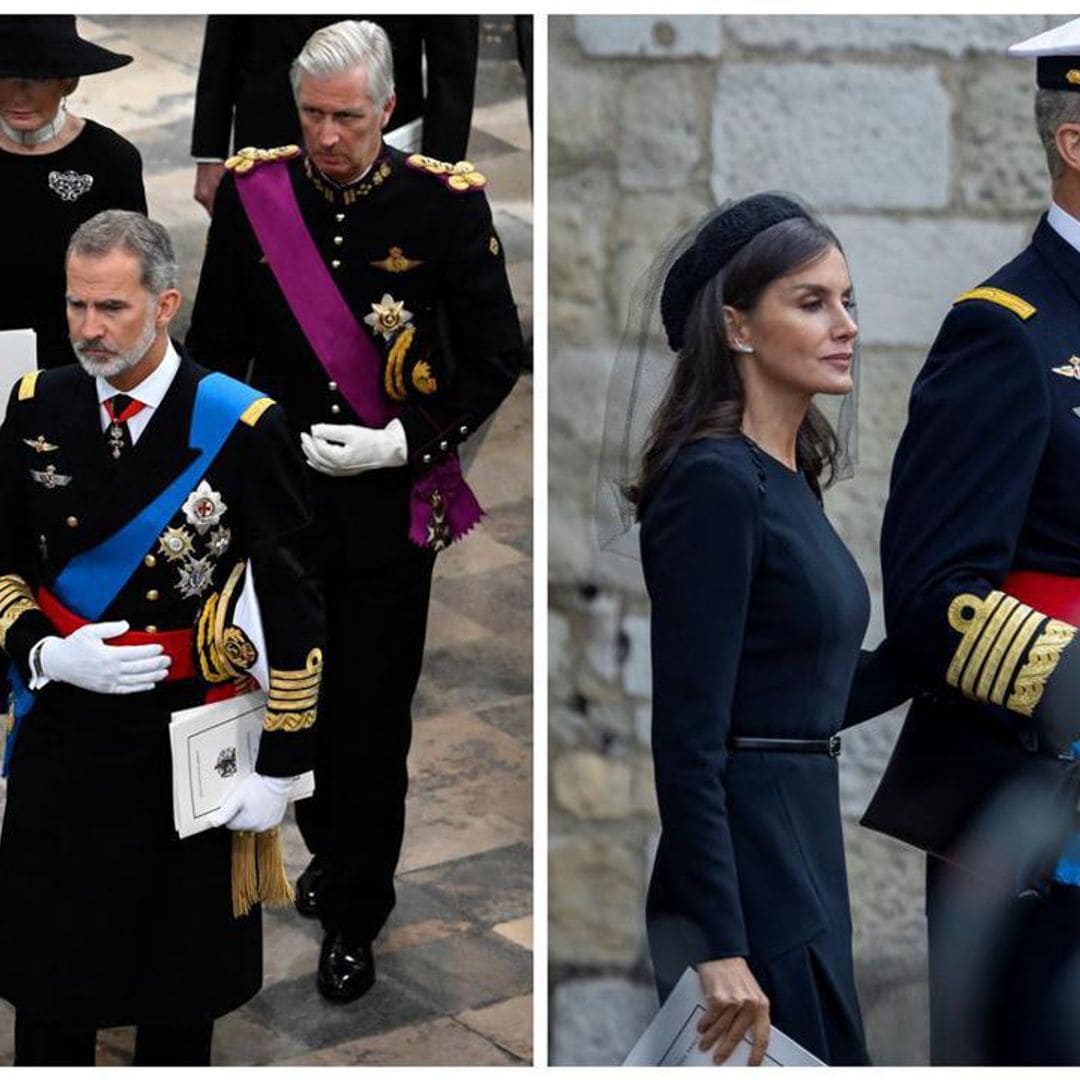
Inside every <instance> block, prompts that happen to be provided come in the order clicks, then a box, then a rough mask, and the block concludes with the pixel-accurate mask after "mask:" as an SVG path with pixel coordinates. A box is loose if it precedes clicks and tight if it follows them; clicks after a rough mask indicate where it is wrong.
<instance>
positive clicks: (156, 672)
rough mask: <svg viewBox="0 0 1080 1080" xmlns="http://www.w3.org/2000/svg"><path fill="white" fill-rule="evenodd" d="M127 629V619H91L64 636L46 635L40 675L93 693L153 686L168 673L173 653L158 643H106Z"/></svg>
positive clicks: (128, 691) (125, 691) (127, 691)
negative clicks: (107, 639)
mask: <svg viewBox="0 0 1080 1080" xmlns="http://www.w3.org/2000/svg"><path fill="white" fill-rule="evenodd" d="M128 629H129V626H128V624H127V623H126V622H109V623H90V624H89V625H88V626H82V627H80V628H79V629H78V630H76V631H75V632H74V633H72V634H69V635H68V636H67V637H66V638H60V637H48V638H45V640H44V641H43V642H42V643H41V649H40V651H39V653H38V665H39V667H40V668H41V673H42V675H44V676H45V678H47V679H53V680H55V681H56V682H66V683H70V684H71V685H72V686H78V687H79V688H80V689H82V690H91V691H93V692H94V693H95V694H139V693H142V692H143V691H144V690H153V689H154V686H155V685H156V684H157V683H159V682H161V680H162V679H164V678H165V676H166V675H168V673H169V665H170V664H171V663H172V657H171V656H167V655H164V649H163V647H162V646H161V645H106V644H105V639H106V638H114V637H119V636H120V635H121V634H126V633H127V631H128Z"/></svg>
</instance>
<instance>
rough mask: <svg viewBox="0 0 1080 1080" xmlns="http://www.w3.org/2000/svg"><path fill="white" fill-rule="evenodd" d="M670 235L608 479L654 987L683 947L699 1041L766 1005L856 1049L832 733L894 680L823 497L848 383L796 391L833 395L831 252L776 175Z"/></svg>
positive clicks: (823, 232) (736, 1028) (841, 286)
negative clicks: (646, 670) (622, 494)
mask: <svg viewBox="0 0 1080 1080" xmlns="http://www.w3.org/2000/svg"><path fill="white" fill-rule="evenodd" d="M680 246H681V249H682V250H681V253H679V250H678V248H676V249H675V250H673V251H672V252H670V253H669V255H668V256H666V257H665V258H664V260H663V261H662V263H661V264H660V266H659V268H658V272H657V278H656V286H657V288H658V289H659V287H660V285H659V283H660V280H661V275H662V282H663V284H662V290H661V295H660V303H659V313H660V316H661V318H662V320H663V326H664V329H665V331H666V334H667V339H668V343H669V344H670V346H671V348H672V350H673V352H674V353H675V358H674V360H673V362H672V363H671V367H670V371H669V372H668V373H666V374H665V375H664V376H663V377H662V378H659V379H657V378H656V377H655V373H651V372H647V371H644V370H642V365H655V364H657V363H658V362H659V360H658V359H657V354H656V352H655V350H643V351H640V352H639V363H638V367H637V369H636V371H635V375H634V379H633V384H634V386H635V387H637V388H641V387H643V386H648V385H650V384H651V385H657V384H658V383H659V384H662V385H664V386H665V389H664V393H663V397H662V399H661V400H660V401H659V404H658V406H657V408H656V409H655V412H653V413H652V420H651V425H650V427H649V433H648V437H647V439H646V441H645V443H644V447H643V453H642V454H641V455H640V456H639V457H638V458H637V466H638V467H637V471H636V476H634V477H633V481H632V483H631V484H630V485H629V487H628V489H627V495H628V497H629V498H630V499H631V500H632V502H633V503H634V506H635V509H636V513H637V516H638V518H639V520H640V521H641V552H642V564H643V569H644V572H645V581H646V584H647V587H648V591H649V597H650V599H651V602H652V670H653V722H652V744H653V757H654V763H655V777H656V789H657V796H658V802H659V807H660V817H661V823H662V834H661V837H660V843H659V848H658V850H657V855H656V862H655V865H654V868H653V873H652V879H651V881H650V885H649V896H648V904H647V920H648V934H649V946H650V951H651V954H652V959H653V965H654V969H655V972H656V978H657V982H658V985H659V989H660V992H661V994H662V995H665V996H666V994H667V993H668V992H669V991H670V990H671V988H672V986H673V985H674V983H675V982H676V981H677V980H678V979H679V977H680V976H681V975H682V973H683V971H684V970H685V969H686V968H687V967H688V966H689V965H695V966H696V968H697V971H698V975H699V977H700V979H701V984H702V989H703V992H704V994H705V996H706V1000H707V1002H708V1011H707V1012H706V1013H705V1014H704V1015H703V1017H702V1020H701V1024H700V1025H699V1032H700V1045H701V1047H702V1049H705V1050H707V1051H709V1052H711V1053H713V1054H714V1055H715V1057H716V1060H718V1061H722V1060H725V1059H726V1058H727V1056H728V1055H729V1054H730V1053H731V1052H732V1051H733V1049H734V1048H735V1047H736V1045H738V1043H739V1040H740V1039H741V1038H742V1037H743V1035H746V1036H748V1037H749V1038H751V1039H752V1040H753V1041H754V1043H755V1046H754V1050H753V1052H752V1055H751V1062H752V1063H753V1064H757V1063H759V1062H760V1060H761V1055H762V1052H763V1050H764V1047H765V1042H766V1040H767V1037H768V1030H769V1024H770V1022H771V1023H772V1024H774V1025H775V1026H776V1027H777V1028H779V1029H780V1030H781V1031H783V1032H784V1033H785V1034H787V1035H789V1036H791V1037H792V1038H794V1039H795V1040H796V1041H797V1042H799V1043H800V1044H802V1045H803V1046H804V1047H806V1048H807V1049H808V1050H810V1051H811V1052H812V1053H814V1054H815V1055H817V1056H818V1057H819V1058H821V1059H822V1060H824V1061H825V1062H827V1063H829V1064H833V1065H854V1064H865V1063H866V1062H867V1051H866V1045H865V1039H864V1035H863V1028H862V1020H861V1017H860V1012H859V1003H858V1000H857V998H856V994H855V980H854V974H853V966H852V956H851V917H850V913H849V907H848V895H847V881H846V875H845V867H844V845H843V836H842V832H841V819H840V806H839V791H838V778H837V760H836V758H837V755H838V753H839V737H838V734H837V733H838V732H839V730H840V729H841V728H842V727H846V726H848V725H849V724H851V723H855V722H858V721H859V720H863V719H866V718H868V717H869V716H873V715H876V714H877V713H879V712H883V711H885V710H886V709H888V708H891V707H892V706H894V705H897V704H899V703H900V702H901V701H903V700H904V699H905V698H906V697H907V696H908V692H907V690H906V688H905V687H904V685H903V683H902V681H901V680H900V679H898V678H897V677H896V676H895V675H894V674H893V673H892V672H891V670H890V669H889V666H888V662H887V652H886V651H885V650H884V649H881V650H879V651H878V653H875V654H863V655H862V656H860V643H861V642H862V639H863V634H864V633H865V630H866V626H867V621H868V617H869V611H870V604H869V596H868V593H867V588H866V584H865V582H864V580H863V577H862V574H861V573H860V571H859V568H858V566H856V564H855V561H854V559H853V558H852V557H851V555H850V553H849V552H848V550H847V548H846V547H845V546H844V544H843V542H842V541H841V540H840V538H839V537H838V536H837V535H836V533H835V532H834V530H833V528H832V526H831V525H830V524H829V521H828V519H827V518H826V517H825V514H824V511H823V508H822V502H821V492H822V489H823V488H824V487H825V486H827V484H828V483H829V482H831V480H832V479H835V478H837V477H838V476H840V475H843V473H844V472H845V471H846V468H847V464H848V453H847V447H846V441H847V435H848V433H850V431H851V430H852V425H851V422H850V420H851V411H852V410H851V406H850V405H849V407H848V408H847V409H843V410H842V411H841V418H840V421H839V423H838V427H839V429H840V431H841V435H840V436H838V435H837V434H836V430H834V428H833V426H832V425H831V424H830V423H829V421H828V420H827V419H826V417H825V416H824V415H823V413H822V412H820V411H819V410H818V408H817V407H816V406H815V405H814V398H815V395H830V396H834V397H841V398H845V399H846V400H847V401H848V402H851V400H852V390H853V387H854V379H853V375H854V370H855V362H856V359H857V357H856V349H855V341H856V335H857V332H858V330H857V326H856V324H855V320H854V313H853V299H852V289H851V281H850V278H849V276H848V269H847V262H846V260H845V258H844V255H843V252H842V251H841V248H840V245H839V242H838V241H837V239H836V237H835V236H834V235H833V233H832V232H831V231H830V230H829V229H828V228H827V227H826V226H825V225H824V224H822V223H821V222H820V221H818V220H816V219H815V218H814V217H813V216H812V215H811V214H810V213H809V211H808V210H806V209H805V208H804V207H803V206H801V205H800V204H799V203H798V202H796V201H794V200H793V199H790V198H788V197H785V196H781V195H776V194H763V195H756V196H751V197H750V198H747V199H744V200H742V201H741V202H736V203H733V204H731V205H729V206H727V207H725V208H723V209H722V210H721V211H719V212H717V213H716V214H714V215H712V216H710V217H709V218H707V219H706V220H705V221H704V222H703V223H701V224H699V226H698V227H697V228H696V229H695V230H694V231H693V232H692V233H691V234H690V235H689V236H688V237H686V238H684V241H683V242H682V243H681V245H680ZM676 255H677V257H675V256H676ZM635 393H637V391H635ZM650 404H651V403H650ZM640 405H641V402H639V401H635V402H633V403H632V408H631V410H630V417H631V420H630V421H628V423H631V424H632V418H633V414H634V412H635V411H639V410H640ZM624 415H625V414H624ZM629 432H630V428H629V427H628V428H627V429H626V434H629ZM623 441H624V444H629V443H631V442H632V440H629V439H627V438H625V437H624V440H623ZM632 467H633V463H631V468H632ZM853 685H854V693H852V690H853Z"/></svg>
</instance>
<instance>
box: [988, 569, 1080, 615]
mask: <svg viewBox="0 0 1080 1080" xmlns="http://www.w3.org/2000/svg"><path fill="white" fill-rule="evenodd" d="M1001 591H1002V592H1004V593H1008V594H1009V596H1015V597H1016V598H1017V600H1021V601H1023V603H1025V604H1027V605H1029V606H1030V607H1033V608H1034V609H1035V610H1036V611H1041V612H1043V613H1044V614H1046V615H1049V616H1051V617H1052V618H1054V619H1060V620H1061V621H1062V622H1067V623H1070V624H1071V625H1073V626H1080V577H1065V576H1064V575H1062V574H1044V573H1042V572H1041V571H1039V570H1014V571H1013V572H1012V573H1011V574H1009V576H1008V577H1007V578H1006V579H1005V583H1004V584H1003V585H1002V586H1001Z"/></svg>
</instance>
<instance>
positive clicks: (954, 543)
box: [882, 290, 1075, 747]
mask: <svg viewBox="0 0 1080 1080" xmlns="http://www.w3.org/2000/svg"><path fill="white" fill-rule="evenodd" d="M991 291H992V290H991ZM1006 295H1007V294H1006ZM1008 299H1009V300H1014V299H1015V298H1012V297H1008ZM1021 303H1022V301H1021ZM1032 311H1034V309H1032ZM1036 318H1037V316H1036ZM1045 367H1046V364H1045V361H1044V360H1042V359H1041V358H1040V357H1039V356H1038V355H1037V353H1036V350H1035V347H1034V344H1033V340H1032V335H1031V334H1030V332H1029V329H1028V327H1027V326H1026V323H1025V318H1024V316H1023V314H1022V313H1020V314H1018V313H1017V311H1016V310H1014V309H1010V308H1009V307H1007V306H1002V305H1000V304H998V303H993V302H990V301H989V300H968V301H965V302H963V303H958V304H957V306H955V307H954V308H953V310H952V311H951V312H950V313H949V315H948V317H947V318H946V320H945V323H944V325H943V327H942V329H941V332H940V334H939V335H938V338H937V340H936V341H935V343H934V345H933V347H932V349H931V352H930V355H929V357H928V359H927V361H926V365H925V366H924V368H923V370H922V372H921V373H920V375H919V377H918V378H917V380H916V382H915V386H914V388H913V391H912V396H911V406H910V415H909V419H908V424H907V427H906V429H905V431H904V434H903V437H902V438H901V441H900V445H899V447H898V449H897V453H896V458H895V460H894V464H893V472H892V484H891V490H890V495H889V501H888V505H887V507H886V511H885V520H884V525H883V530H882V568H883V574H884V586H885V616H886V625H887V628H888V634H889V637H890V638H891V639H893V641H894V643H895V644H896V646H897V647H898V648H899V649H900V650H901V651H902V652H903V654H904V656H905V658H906V660H907V661H909V662H910V663H911V664H912V666H913V669H914V670H915V672H916V674H917V676H918V677H919V678H920V680H921V681H922V682H923V683H924V685H926V686H927V687H928V688H940V687H942V686H943V684H947V685H948V686H949V687H952V688H953V689H954V690H955V691H959V692H960V693H962V694H963V695H964V696H965V697H967V698H969V699H972V700H974V701H977V702H981V703H984V704H989V705H992V706H998V707H1001V708H1003V709H1005V710H1008V712H1009V713H1011V714H1013V717H1012V719H1013V721H1016V720H1018V719H1019V718H1022V717H1032V718H1033V719H1034V722H1035V724H1036V727H1037V728H1038V729H1039V730H1040V733H1041V734H1042V736H1043V737H1044V738H1045V740H1046V741H1047V742H1048V743H1049V745H1051V746H1053V747H1060V746H1065V745H1067V744H1068V743H1069V742H1070V741H1071V735H1072V732H1066V731H1058V730H1054V729H1055V726H1056V724H1057V723H1059V721H1060V716H1057V715H1055V716H1051V715H1049V712H1050V711H1049V710H1043V712H1046V713H1047V715H1043V712H1041V711H1040V710H1039V705H1040V701H1041V700H1042V697H1043V691H1044V689H1045V688H1046V686H1047V683H1048V681H1049V680H1051V679H1052V678H1053V677H1054V674H1055V670H1056V669H1057V667H1058V664H1059V661H1060V660H1061V658H1062V654H1063V652H1065V651H1066V650H1067V649H1068V646H1069V645H1070V643H1071V641H1072V639H1073V635H1074V633H1075V627H1072V626H1070V625H1068V624H1066V623H1063V622H1060V621H1059V620H1056V619H1052V618H1048V617H1047V616H1046V615H1045V614H1043V613H1042V612H1039V611H1036V610H1033V609H1032V608H1030V607H1029V606H1027V605H1026V604H1023V603H1021V602H1020V601H1019V600H1018V599H1017V598H1015V597H1012V596H1009V595H1008V594H1007V592H1006V591H1004V588H1003V585H1004V582H1005V578H1006V576H1007V574H1008V573H1009V571H1010V569H1011V568H1012V566H1013V559H1014V555H1015V552H1016V550H1017V544H1018V541H1019V539H1020V536H1021V532H1022V530H1023V527H1024V521H1025V516H1026V511H1027V507H1028V502H1029V499H1030V496H1031V493H1032V489H1033V486H1034V484H1035V482H1036V475H1037V472H1038V468H1039V463H1040V460H1041V458H1042V456H1043V452H1044V449H1045V446H1046V442H1047V438H1048V433H1049V423H1050V401H1049V391H1048V387H1047V384H1046V379H1047V375H1046V373H1045V371H1044V370H1043V369H1044V368H1045ZM1070 651H1071V650H1070ZM1002 715H1003V716H1005V715H1007V714H1002Z"/></svg>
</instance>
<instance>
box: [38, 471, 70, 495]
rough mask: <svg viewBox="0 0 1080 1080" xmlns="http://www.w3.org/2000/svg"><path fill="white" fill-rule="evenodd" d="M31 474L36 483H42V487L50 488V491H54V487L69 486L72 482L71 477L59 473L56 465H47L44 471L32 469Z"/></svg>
mask: <svg viewBox="0 0 1080 1080" xmlns="http://www.w3.org/2000/svg"><path fill="white" fill-rule="evenodd" d="M30 476H31V477H32V478H33V480H34V482H35V483H38V484H41V486H42V487H45V488H48V489H49V491H52V490H53V488H62V487H67V486H68V484H70V483H71V477H70V476H65V475H64V474H63V473H58V472H57V471H56V466H55V465H49V466H47V467H46V468H45V470H44V472H42V471H41V470H39V469H31V470H30Z"/></svg>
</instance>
